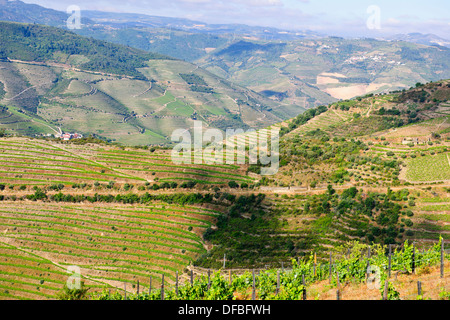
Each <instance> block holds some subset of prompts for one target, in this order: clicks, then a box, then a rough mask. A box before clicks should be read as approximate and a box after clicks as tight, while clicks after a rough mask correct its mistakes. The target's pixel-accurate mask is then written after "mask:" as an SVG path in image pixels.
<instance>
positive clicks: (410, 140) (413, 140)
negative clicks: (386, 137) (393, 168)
mask: <svg viewBox="0 0 450 320" xmlns="http://www.w3.org/2000/svg"><path fill="white" fill-rule="evenodd" d="M410 143H412V144H414V145H417V144H419V138H403V140H402V144H403V145H408V144H410Z"/></svg>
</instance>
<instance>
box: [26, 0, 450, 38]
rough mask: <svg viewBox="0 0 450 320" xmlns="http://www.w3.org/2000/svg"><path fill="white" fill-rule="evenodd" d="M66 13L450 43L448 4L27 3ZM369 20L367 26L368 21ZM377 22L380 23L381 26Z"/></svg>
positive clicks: (366, 0)
mask: <svg viewBox="0 0 450 320" xmlns="http://www.w3.org/2000/svg"><path fill="white" fill-rule="evenodd" d="M24 2H27V3H36V4H39V5H42V6H44V7H48V8H53V9H57V10H62V11H65V10H66V8H67V7H68V6H69V5H78V6H79V7H80V8H81V10H100V11H114V12H132V13H144V14H149V15H157V16H168V17H180V18H189V19H194V20H198V21H204V22H207V23H243V24H248V25H258V26H271V27H278V28H282V29H298V30H305V29H309V30H314V31H319V32H323V33H326V34H329V35H342V36H383V35H389V34H397V33H412V32H421V33H434V34H437V35H439V36H441V37H444V38H448V39H450V1H449V0H129V1H125V0H108V1H104V0H24ZM368 21H369V27H370V28H369V27H368V23H367V22H368ZM377 21H379V23H378V22H377Z"/></svg>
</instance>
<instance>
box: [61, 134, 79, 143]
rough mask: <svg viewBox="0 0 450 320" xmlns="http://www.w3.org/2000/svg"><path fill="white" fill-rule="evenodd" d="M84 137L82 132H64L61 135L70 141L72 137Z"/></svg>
mask: <svg viewBox="0 0 450 320" xmlns="http://www.w3.org/2000/svg"><path fill="white" fill-rule="evenodd" d="M81 138H83V135H82V134H80V133H63V134H62V135H61V139H63V140H65V141H68V140H72V139H81Z"/></svg>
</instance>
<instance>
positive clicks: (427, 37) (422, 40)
mask: <svg viewBox="0 0 450 320" xmlns="http://www.w3.org/2000/svg"><path fill="white" fill-rule="evenodd" d="M389 40H397V41H407V42H413V43H417V44H423V45H427V46H436V45H438V46H441V47H447V48H450V40H447V39H444V38H441V37H438V36H437V35H434V34H422V33H408V34H398V35H395V36H394V37H391V38H389Z"/></svg>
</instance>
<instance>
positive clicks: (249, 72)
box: [197, 37, 450, 107]
mask: <svg viewBox="0 0 450 320" xmlns="http://www.w3.org/2000/svg"><path fill="white" fill-rule="evenodd" d="M449 57H450V51H449V50H448V49H447V48H444V47H439V48H438V47H428V46H424V45H418V44H412V43H407V42H401V41H395V42H394V41H391V42H387V41H377V40H373V39H342V38H333V37H330V38H324V39H312V40H297V41H289V42H287V41H256V40H253V41H251V40H246V39H242V40H239V41H236V42H234V43H231V44H230V45H228V46H227V47H225V48H223V47H221V48H219V49H218V50H216V51H212V52H210V53H209V54H208V56H206V57H205V58H202V59H200V60H199V61H197V63H198V64H199V65H200V66H202V67H203V68H205V69H207V70H210V71H211V72H213V73H216V74H218V75H220V76H222V77H225V78H227V79H229V80H231V81H234V82H236V83H239V84H241V85H243V86H246V87H248V88H250V89H252V90H255V91H256V92H260V93H261V94H265V95H266V96H268V97H270V98H272V99H274V100H277V101H280V102H281V103H286V104H288V103H293V102H295V103H297V104H298V103H301V102H302V103H303V105H304V106H306V107H313V106H318V105H321V104H329V103H331V102H334V101H336V100H346V99H350V98H354V97H356V96H363V95H365V94H369V93H380V92H389V91H393V90H398V89H400V90H401V89H407V88H409V87H411V86H414V85H415V84H416V83H417V82H422V83H424V82H429V81H437V80H440V79H447V78H449V77H450V74H449V72H450V66H449V64H448V61H450V59H449Z"/></svg>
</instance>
